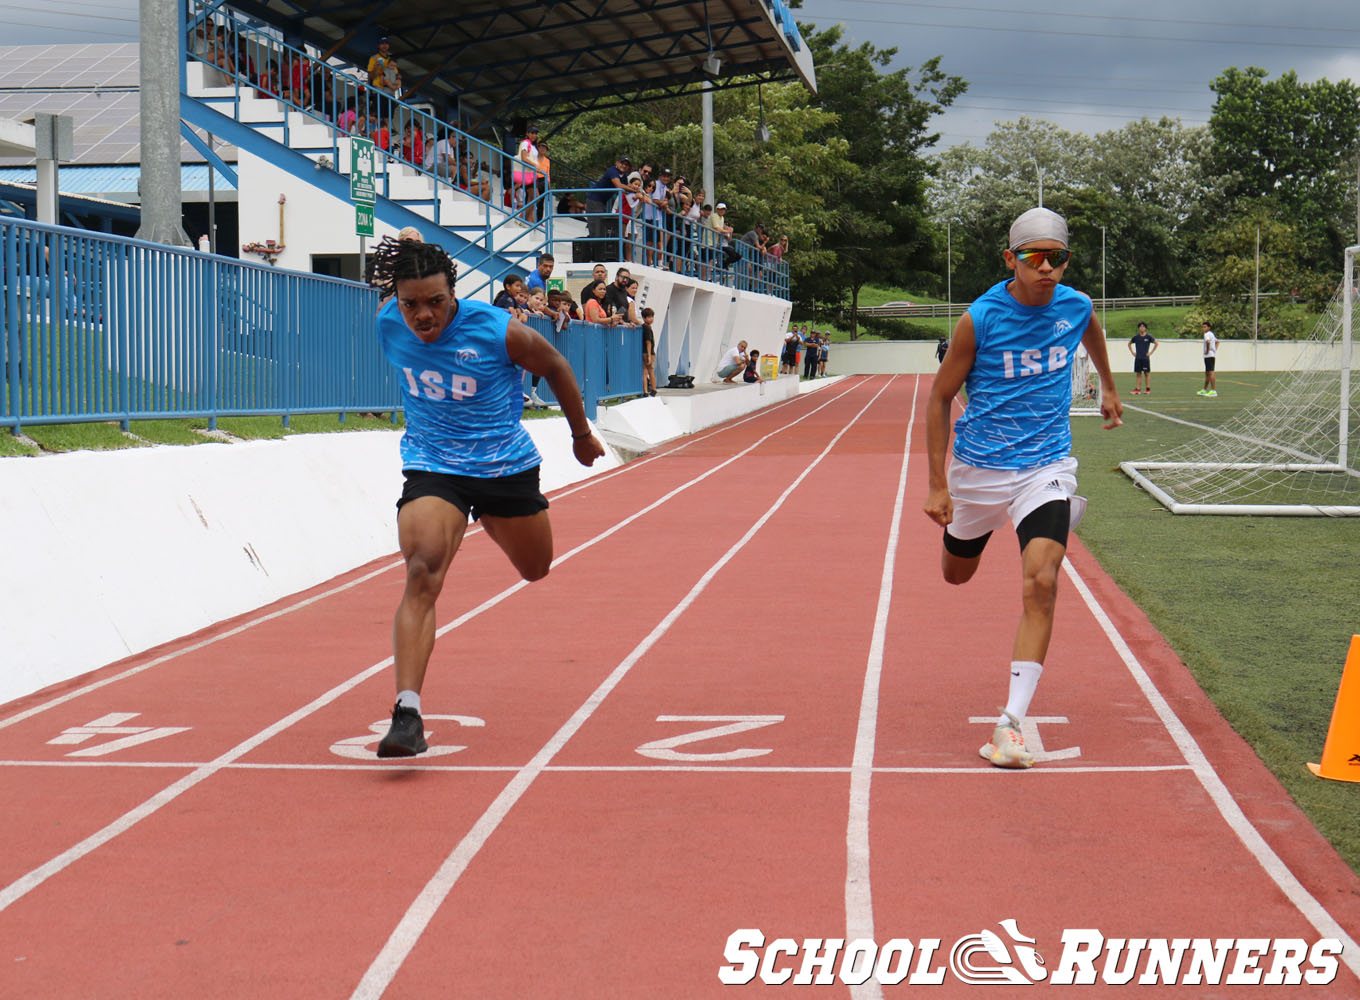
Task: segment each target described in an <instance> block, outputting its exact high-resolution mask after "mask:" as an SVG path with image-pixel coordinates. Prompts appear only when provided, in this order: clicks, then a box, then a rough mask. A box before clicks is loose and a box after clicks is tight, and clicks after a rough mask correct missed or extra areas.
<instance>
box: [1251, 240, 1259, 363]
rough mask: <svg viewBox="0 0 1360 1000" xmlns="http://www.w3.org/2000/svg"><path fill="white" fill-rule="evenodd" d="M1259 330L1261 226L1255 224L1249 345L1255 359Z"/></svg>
mask: <svg viewBox="0 0 1360 1000" xmlns="http://www.w3.org/2000/svg"><path fill="white" fill-rule="evenodd" d="M1260 332H1261V226H1260V225H1259V224H1257V226H1256V284H1255V285H1254V286H1252V292H1251V346H1252V353H1253V358H1252V360H1253V361H1254V360H1255V357H1254V355H1255V350H1256V338H1257V336H1258V335H1259V334H1260Z"/></svg>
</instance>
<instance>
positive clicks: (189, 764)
mask: <svg viewBox="0 0 1360 1000" xmlns="http://www.w3.org/2000/svg"><path fill="white" fill-rule="evenodd" d="M209 763H210V762H205V761H183V760H181V761H169V760H154V761H151V760H148V761H122V762H119V761H112V760H0V767H126V768H134V769H135V768H152V769H154V768H171V769H174V770H179V771H190V770H193V769H194V768H199V767H207V766H209ZM218 767H219V770H223V771H391V770H402V769H408V770H419V771H447V772H450V773H457V772H460V771H467V772H469V773H478V772H495V773H500V774H509V773H512V772H514V771H518V770H519V769H520V768H521V767H523V765H522V764H424V763H420V764H415V763H411V762H409V761H408V762H405V763H403V762H402V761H400V760H395V759H394V760H391V761H388V762H385V763H381V764H342V763H339V762H336V763H334V764H285V763H278V764H270V763H261V764H255V763H251V764H246V763H241V762H239V761H238V762H234V763H230V764H221V765H218ZM543 770H545V771H559V772H563V773H565V772H578V771H579V772H585V773H589V774H608V773H619V774H629V773H632V772H635V771H636V772H638V773H653V772H662V771H677V772H686V773H689V772H696V773H705V774H724V773H737V774H851V773H852V772H853V768H851V767H847V766H846V765H844V764H826V765H820V764H801V765H800V764H768V765H764V766H761V765H759V764H549V765H548V766H547V767H545V768H544V769H543ZM1190 770H1192V768H1191V767H1190V765H1189V764H1087V765H1078V766H1075V767H1064V766H1062V765H1056V766H1053V767H1041V768H1034V769H1032V770H1029V771H1026V772H1024V773H1025V774H1040V775H1042V774H1048V775H1058V774H1133V773H1139V772H1144V771H1190ZM873 772H874V774H976V775H984V776H992V775H998V774H1005V773H1006V772H1005V771H1003V770H1001V769H1000V768H995V767H985V768H984V767H972V766H966V767H962V766H943V765H942V766H939V767H902V766H892V765H885V766H880V767H875V768H873ZM1011 780H1012V781H1031V780H1035V779H1032V778H1012V779H1011Z"/></svg>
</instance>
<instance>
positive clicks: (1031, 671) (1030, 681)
mask: <svg viewBox="0 0 1360 1000" xmlns="http://www.w3.org/2000/svg"><path fill="white" fill-rule="evenodd" d="M1043 672H1044V665H1043V664H1042V663H1035V662H1034V661H1033V660H1012V661H1011V688H1010V693H1009V695H1008V696H1007V698H1006V711H1007V712H1009V713H1010V714H1011V715H1013V716H1015V717H1016V718H1017V719H1024V717H1025V715H1026V714H1027V713H1028V712H1029V703H1030V699H1032V698H1033V697H1034V689H1035V688H1037V687H1038V686H1039V675H1040V674H1041V673H1043ZM1006 721H1007V720H1006V716H1005V715H1002V716H1001V718H1000V719H998V720H997V725H999V726H1000V725H1004V724H1005V723H1006Z"/></svg>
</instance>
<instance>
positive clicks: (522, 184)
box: [511, 125, 538, 222]
mask: <svg viewBox="0 0 1360 1000" xmlns="http://www.w3.org/2000/svg"><path fill="white" fill-rule="evenodd" d="M511 179H512V180H513V181H514V184H515V201H516V204H517V205H523V206H525V212H524V220H525V221H526V222H537V221H538V208H537V205H536V204H535V202H534V199H535V198H536V197H537V196H538V126H537V125H530V126H529V127H528V128H526V129H525V130H524V138H523V139H521V140H520V141H519V148H518V149H517V150H516V153H515V165H514V170H513V172H512V174H511Z"/></svg>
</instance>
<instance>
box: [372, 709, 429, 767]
mask: <svg viewBox="0 0 1360 1000" xmlns="http://www.w3.org/2000/svg"><path fill="white" fill-rule="evenodd" d="M428 749H429V747H428V746H427V745H426V743H425V720H423V719H422V718H421V717H420V713H419V712H417V711H416V710H415V709H414V708H407V707H406V706H405V705H397V706H396V707H394V708H393V709H392V728H391V729H389V730H388V731H387V735H386V736H384V737H383V738H382V742H381V743H379V744H378V756H379V757H414V756H415V755H416V754H418V753H424V752H425V751H426V750H428Z"/></svg>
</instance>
